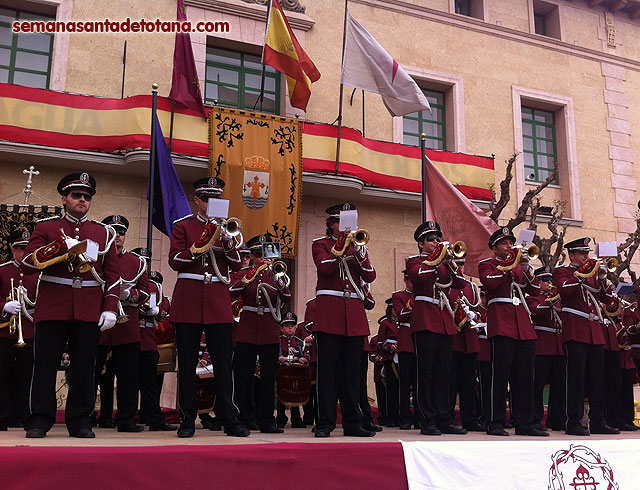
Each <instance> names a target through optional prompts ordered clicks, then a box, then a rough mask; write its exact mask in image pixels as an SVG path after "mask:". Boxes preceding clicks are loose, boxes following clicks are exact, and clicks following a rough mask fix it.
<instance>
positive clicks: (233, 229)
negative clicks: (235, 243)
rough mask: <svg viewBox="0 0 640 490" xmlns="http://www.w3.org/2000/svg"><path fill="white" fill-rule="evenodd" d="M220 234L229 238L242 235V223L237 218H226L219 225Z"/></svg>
mask: <svg viewBox="0 0 640 490" xmlns="http://www.w3.org/2000/svg"><path fill="white" fill-rule="evenodd" d="M220 228H221V231H222V233H224V234H225V235H227V236H230V237H236V236H238V235H240V234H241V233H242V221H240V220H239V219H238V218H228V219H226V220H224V221H222V223H220Z"/></svg>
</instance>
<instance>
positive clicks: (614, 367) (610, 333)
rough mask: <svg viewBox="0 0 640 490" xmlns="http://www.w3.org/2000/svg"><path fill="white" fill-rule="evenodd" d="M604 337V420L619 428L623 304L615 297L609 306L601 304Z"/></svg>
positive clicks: (609, 424)
mask: <svg viewBox="0 0 640 490" xmlns="http://www.w3.org/2000/svg"><path fill="white" fill-rule="evenodd" d="M600 310H601V311H602V322H601V323H600V325H601V327H602V335H603V336H604V373H603V375H604V400H605V408H604V419H605V421H606V423H607V425H608V426H610V427H614V428H617V427H618V425H620V424H619V423H618V418H619V414H620V406H621V405H620V386H621V382H622V378H621V376H622V371H621V370H620V363H621V361H620V359H621V355H620V344H619V342H618V335H617V334H618V326H619V323H620V317H619V314H620V312H621V311H622V304H621V302H620V300H619V298H617V297H613V298H612V299H611V300H610V301H609V302H608V303H607V304H601V305H600Z"/></svg>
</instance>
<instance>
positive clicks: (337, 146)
mask: <svg viewBox="0 0 640 490" xmlns="http://www.w3.org/2000/svg"><path fill="white" fill-rule="evenodd" d="M348 2H349V0H344V24H343V28H342V63H341V65H340V105H339V106H338V139H337V140H336V172H335V174H336V175H338V173H339V171H340V139H341V138H342V96H343V94H344V85H343V83H342V68H343V66H342V65H343V64H344V43H345V40H346V39H347V3H348Z"/></svg>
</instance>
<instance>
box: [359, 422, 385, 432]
mask: <svg viewBox="0 0 640 490" xmlns="http://www.w3.org/2000/svg"><path fill="white" fill-rule="evenodd" d="M362 428H363V429H364V430H368V431H371V432H382V427H381V426H380V425H378V424H374V423H373V422H371V423H369V424H365V425H363V426H362Z"/></svg>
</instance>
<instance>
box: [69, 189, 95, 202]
mask: <svg viewBox="0 0 640 490" xmlns="http://www.w3.org/2000/svg"><path fill="white" fill-rule="evenodd" d="M71 197H72V199H78V200H79V199H84V200H85V201H88V202H91V199H93V196H92V195H91V194H86V193H84V192H75V191H74V192H72V193H71Z"/></svg>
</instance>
